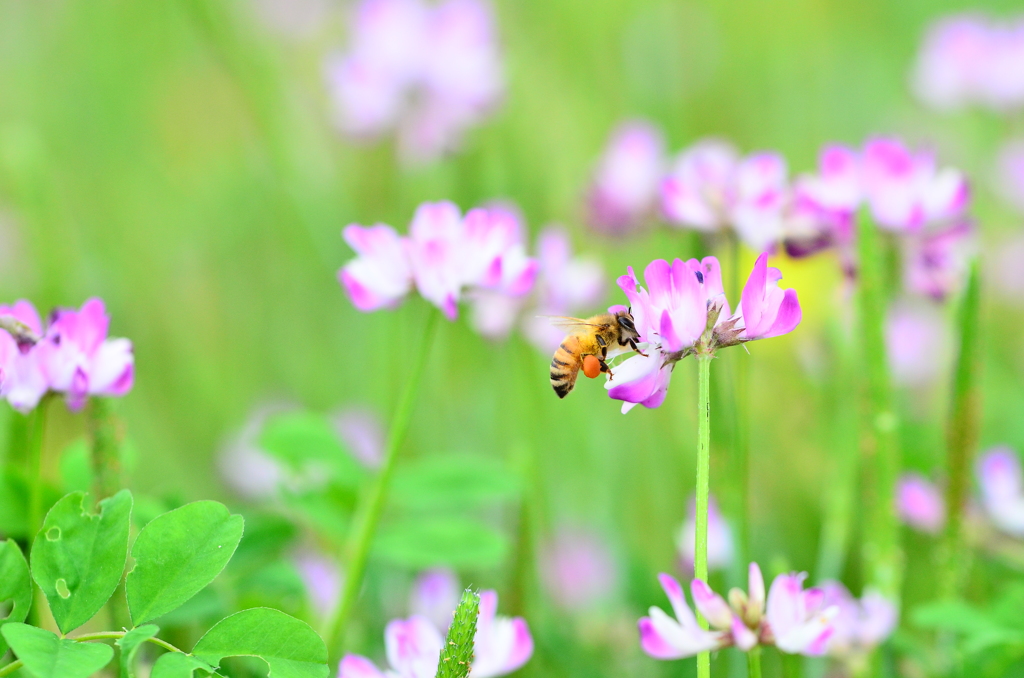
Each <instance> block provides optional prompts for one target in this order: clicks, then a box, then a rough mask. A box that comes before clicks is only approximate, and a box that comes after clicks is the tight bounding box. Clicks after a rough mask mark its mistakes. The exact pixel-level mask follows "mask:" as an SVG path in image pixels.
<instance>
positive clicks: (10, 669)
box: [0, 659, 24, 676]
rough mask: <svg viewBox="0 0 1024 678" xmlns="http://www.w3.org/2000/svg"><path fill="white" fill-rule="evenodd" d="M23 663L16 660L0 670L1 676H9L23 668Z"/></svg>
mask: <svg viewBox="0 0 1024 678" xmlns="http://www.w3.org/2000/svg"><path fill="white" fill-rule="evenodd" d="M23 665H24V664H23V662H22V661H21V660H20V659H15V660H14V661H13V662H11V663H10V664H8V665H7V666H5V667H3V668H2V669H0V676H9V675H11V674H12V673H14V672H15V671H17V670H18V669H20V668H21V667H22V666H23Z"/></svg>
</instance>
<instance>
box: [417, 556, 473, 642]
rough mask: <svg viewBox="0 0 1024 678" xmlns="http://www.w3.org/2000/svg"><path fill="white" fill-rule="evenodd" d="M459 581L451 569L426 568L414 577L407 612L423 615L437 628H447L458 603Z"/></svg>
mask: <svg viewBox="0 0 1024 678" xmlns="http://www.w3.org/2000/svg"><path fill="white" fill-rule="evenodd" d="M461 594H462V591H461V590H459V581H458V579H456V577H455V573H454V572H452V571H451V570H448V569H444V568H438V569H435V570H427V571H426V572H424V573H422V574H420V576H418V577H416V581H415V582H414V583H413V586H412V591H411V592H410V594H409V613H410V614H411V615H413V616H419V617H425V618H426V619H429V620H430V621H431V623H432V624H433V625H434V626H435V627H437V628H439V629H445V630H447V629H448V626H449V625H451V623H452V615H453V614H454V613H455V608H456V607H458V604H459V596H460V595H461Z"/></svg>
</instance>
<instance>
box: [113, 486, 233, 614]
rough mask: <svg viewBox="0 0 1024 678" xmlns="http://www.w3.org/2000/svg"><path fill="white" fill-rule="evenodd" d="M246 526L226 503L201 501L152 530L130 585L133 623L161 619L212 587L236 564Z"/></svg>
mask: <svg viewBox="0 0 1024 678" xmlns="http://www.w3.org/2000/svg"><path fill="white" fill-rule="evenodd" d="M244 522H245V521H244V520H243V519H242V516H240V515H237V514H236V515H232V514H231V513H230V512H229V511H228V509H227V507H226V506H224V504H221V503H220V502H216V501H196V502H192V503H191V504H186V505H185V506H182V507H181V508H177V509H174V510H173V511H169V512H167V513H165V514H163V515H162V516H158V517H157V518H155V519H154V520H153V522H151V523H150V524H149V525H146V527H144V528H143V530H142V532H140V533H139V536H138V538H137V539H136V540H135V545H134V546H133V547H132V557H133V558H134V559H135V567H134V568H132V571H131V572H129V573H128V578H127V580H126V581H125V591H126V593H127V596H128V610H129V611H130V612H131V615H132V621H133V622H135V623H136V624H141V623H143V622H147V621H149V620H151V619H156V618H157V617H159V616H160V615H162V614H166V613H168V612H170V611H171V610H173V609H175V608H177V607H178V606H180V605H182V604H183V603H184V602H185V601H187V600H188V599H189V598H191V597H192V596H194V595H195V594H197V593H199V591H201V590H202V589H204V588H206V586H207V584H209V583H210V582H212V581H213V580H214V579H215V578H216V577H217V575H218V574H220V572H221V570H223V569H224V566H225V565H227V564H228V561H229V560H231V556H232V554H233V553H234V552H235V549H236V548H237V547H238V542H239V540H241V538H242V528H243V525H244Z"/></svg>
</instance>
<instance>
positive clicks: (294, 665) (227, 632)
mask: <svg viewBox="0 0 1024 678" xmlns="http://www.w3.org/2000/svg"><path fill="white" fill-rule="evenodd" d="M192 654H193V655H195V656H196V657H198V658H199V659H202V660H203V661H205V662H207V663H209V664H210V665H212V666H217V665H219V664H220V662H221V660H222V659H224V657H242V656H247V657H259V658H260V659H262V660H263V661H265V662H266V663H267V666H269V667H270V673H269V674H268V676H269V678H327V675H328V673H330V670H329V669H328V668H327V646H326V645H324V641H322V640H321V639H320V636H318V635H317V634H316V631H314V630H313V629H312V628H310V626H309V624H307V623H305V622H303V621H299V620H298V619H295V618H294V617H290V616H288V615H286V614H285V613H284V612H280V611H278V610H272V609H270V608H266V607H257V608H255V609H252V610H243V611H242V612H236V613H235V614H233V615H231V616H229V617H225V618H224V619H222V620H221V621H219V622H217V624H216V625H215V626H214V627H213V628H212V629H210V630H209V631H207V633H206V635H205V636H203V637H202V638H200V639H199V642H198V643H196V646H195V649H193V650H192ZM154 678H156V676H154Z"/></svg>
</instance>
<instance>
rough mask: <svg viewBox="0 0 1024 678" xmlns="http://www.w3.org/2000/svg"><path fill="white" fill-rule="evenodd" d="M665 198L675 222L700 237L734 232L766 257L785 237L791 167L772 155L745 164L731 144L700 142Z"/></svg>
mask: <svg viewBox="0 0 1024 678" xmlns="http://www.w3.org/2000/svg"><path fill="white" fill-rule="evenodd" d="M661 198H662V210H663V211H664V213H665V215H666V216H667V217H668V219H669V221H671V222H673V223H677V224H680V225H682V226H687V227H689V228H694V229H697V230H700V231H715V230H721V229H724V228H727V227H732V228H734V229H735V230H736V233H737V235H738V236H739V237H740V239H741V240H743V241H744V242H745V243H747V244H748V245H749V246H750V247H752V248H754V249H755V250H757V251H759V252H761V251H765V250H767V249H769V248H770V247H772V246H773V245H774V244H775V243H776V242H778V241H779V240H780V239H781V238H782V235H783V230H782V229H783V210H784V208H785V207H786V205H787V203H788V202H789V185H788V178H787V169H786V161H785V160H784V159H783V158H782V156H780V155H779V154H777V153H766V152H765V153H754V154H752V155H749V156H747V157H746V158H743V159H740V158H739V155H738V153H737V152H736V150H735V149H734V148H733V147H732V146H731V145H729V144H728V143H726V142H723V141H720V140H717V139H707V140H704V141H700V142H697V143H696V144H694V145H693V146H691V147H690V148H689V149H687V150H685V151H683V152H682V153H681V154H680V155H679V156H678V158H677V159H676V161H675V165H674V167H673V169H672V171H671V173H670V174H669V176H668V177H667V178H665V179H664V180H663V182H662V184H661Z"/></svg>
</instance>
